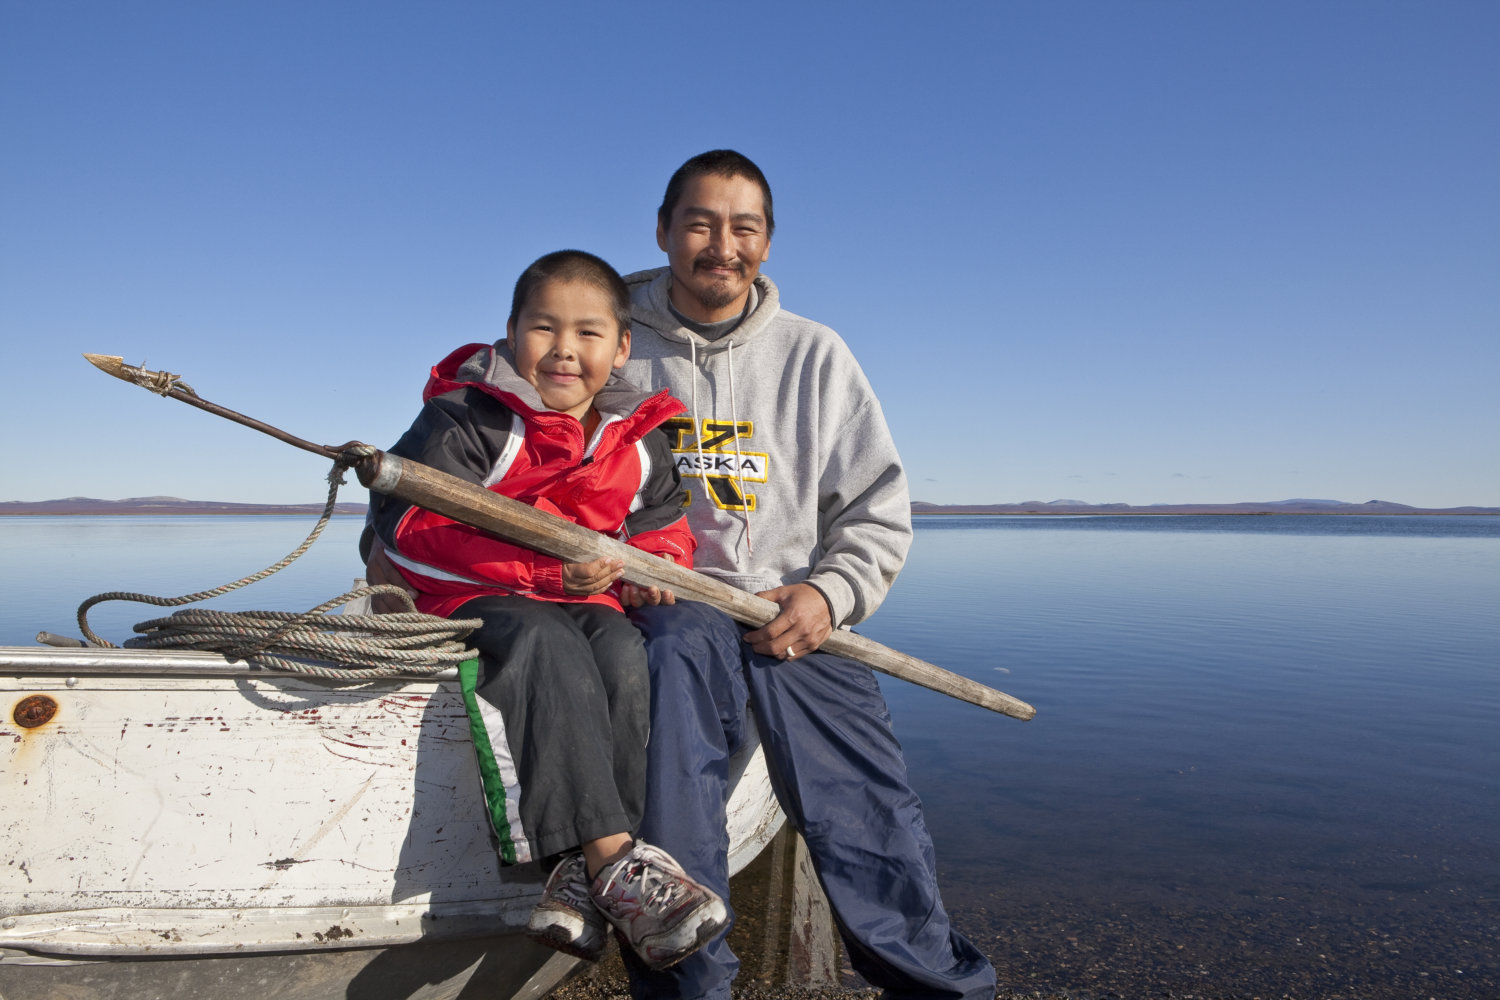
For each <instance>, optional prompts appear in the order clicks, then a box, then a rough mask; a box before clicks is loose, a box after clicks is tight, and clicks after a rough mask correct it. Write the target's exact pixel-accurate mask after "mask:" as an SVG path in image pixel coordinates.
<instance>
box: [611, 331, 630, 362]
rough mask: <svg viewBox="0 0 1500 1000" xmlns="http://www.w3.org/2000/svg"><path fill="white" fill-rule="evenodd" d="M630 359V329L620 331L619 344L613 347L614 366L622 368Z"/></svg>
mask: <svg viewBox="0 0 1500 1000" xmlns="http://www.w3.org/2000/svg"><path fill="white" fill-rule="evenodd" d="M629 360H630V331H629V330H621V331H620V346H619V347H617V348H616V349H615V363H614V367H615V368H624V367H625V362H627V361H629Z"/></svg>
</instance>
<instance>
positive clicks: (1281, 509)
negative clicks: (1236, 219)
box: [0, 497, 1500, 517]
mask: <svg viewBox="0 0 1500 1000" xmlns="http://www.w3.org/2000/svg"><path fill="white" fill-rule="evenodd" d="M367 507H368V504H363V503H340V504H339V505H338V506H336V507H335V508H334V512H335V513H337V514H348V515H360V516H363V515H364V513H365V510H366V508H367ZM322 510H323V505H322V504H320V503H302V504H261V503H230V502H227V501H219V500H184V499H182V498H181V497H130V498H128V499H125V500H95V499H94V498H92V497H66V498H64V499H62V500H36V501H21V500H7V501H0V516H4V515H6V514H12V515H27V514H30V515H44V514H51V515H59V514H67V515H87V514H108V515H113V516H116V517H118V516H120V515H122V514H153V515H162V514H300V515H310V516H317V514H319V513H320V512H321V511H322ZM911 512H912V513H913V514H1500V507H1445V508H1431V507H1412V506H1409V505H1407V504H1404V503H1393V502H1391V501H1389V500H1367V501H1366V502H1364V503H1345V502H1344V501H1342V500H1267V501H1257V502H1249V503H1218V504H1214V503H1190V504H1150V505H1148V506H1143V507H1134V506H1131V505H1130V504H1124V503H1088V502H1087V501H1084V500H1023V501H1022V502H1020V503H991V504H936V503H926V502H924V501H920V500H917V501H913V502H912V505H911Z"/></svg>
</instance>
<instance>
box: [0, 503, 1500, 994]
mask: <svg viewBox="0 0 1500 1000" xmlns="http://www.w3.org/2000/svg"><path fill="white" fill-rule="evenodd" d="M309 527H310V521H308V520H303V519H293V518H280V517H275V518H229V517H204V518H0V554H3V567H4V572H3V583H0V586H3V598H4V607H5V611H4V613H3V616H0V619H3V620H0V642H3V643H27V642H30V641H31V638H32V636H33V635H34V634H35V632H36V631H37V630H38V629H39V628H45V629H48V630H50V631H55V632H62V633H65V634H77V632H78V629H77V626H76V624H75V623H74V621H73V611H74V608H75V607H76V605H77V603H78V602H79V601H81V600H82V599H83V598H85V597H87V596H89V595H90V594H93V593H95V592H98V591H104V590H116V589H123V590H144V591H147V592H151V593H157V594H163V595H173V594H179V593H186V592H189V591H193V590H199V589H203V588H207V587H211V586H215V585H217V584H220V583H223V582H225V581H227V580H230V579H233V578H235V577H238V576H241V575H244V574H247V573H250V572H252V571H254V570H257V569H259V568H261V567H262V566H264V565H266V564H267V563H270V562H273V561H275V560H276V559H277V558H279V557H280V556H282V555H283V554H285V553H286V552H287V551H289V550H291V549H292V548H293V547H294V546H295V545H296V544H297V543H298V542H299V541H300V540H301V539H302V537H303V536H304V535H305V534H306V532H307V530H308V528H309ZM359 529H360V522H359V521H358V520H357V519H340V520H338V521H336V522H335V523H334V524H333V525H332V526H331V527H330V528H329V529H328V531H327V532H326V533H325V537H324V539H323V540H322V541H320V542H319V543H318V544H317V545H316V546H315V547H314V548H313V550H312V551H311V552H310V553H309V554H308V555H307V556H305V557H304V558H303V559H302V560H301V561H299V562H298V563H297V564H295V565H294V566H293V567H292V568H291V569H289V570H287V571H285V572H284V573H282V574H280V575H278V576H276V577H272V578H271V579H270V580H267V581H265V582H263V583H260V584H257V585H255V586H253V587H251V588H248V589H247V590H246V591H244V592H242V593H238V594H235V595H230V596H229V597H227V598H224V599H221V600H220V601H219V602H218V603H219V605H220V606H223V607H231V608H301V607H310V606H312V605H313V604H316V603H318V602H319V601H321V600H322V599H324V598H326V597H331V596H333V595H334V594H336V593H339V592H341V591H342V590H344V589H345V588H346V587H347V585H348V582H349V580H350V579H351V578H352V577H354V576H355V575H356V574H358V572H359V570H360V567H359V565H358V562H357V559H356V557H355V555H354V543H355V539H356V538H357V535H358V532H359ZM157 613H158V612H156V611H155V610H154V609H151V608H147V607H144V606H140V605H127V604H107V605H103V606H101V607H99V608H98V609H96V610H95V612H94V613H93V614H92V616H91V621H92V622H93V623H94V625H95V628H96V630H97V631H99V632H101V633H102V634H104V635H105V636H106V637H108V638H111V639H113V640H115V641H119V640H120V639H123V638H125V637H126V636H128V634H129V626H130V625H131V624H132V623H134V622H136V621H140V620H143V619H146V618H149V617H153V616H155V615H156V614H157ZM861 631H863V632H865V633H866V634H867V635H869V636H871V637H872V638H875V639H877V640H879V641H881V642H884V643H887V644H888V645H891V646H895V647H897V648H900V649H903V650H905V651H907V652H910V653H912V654H914V655H917V656H920V657H923V658H924V659H927V660H930V661H932V662H935V663H938V664H940V665H942V666H945V667H948V668H949V669H952V670H956V671H958V672H960V673H963V674H966V675H968V676H970V677H973V678H975V679H977V680H979V681H982V682H984V683H987V684H990V685H992V686H995V687H998V688H1000V689H1002V690H1004V691H1007V692H1009V693H1011V694H1013V695H1015V696H1017V697H1019V698H1023V699H1025V700H1027V701H1030V702H1032V703H1033V704H1035V705H1036V706H1037V709H1038V715H1037V718H1036V719H1035V720H1034V721H1032V722H1028V723H1021V722H1016V721H1015V720H1012V719H1007V718H1003V717H1001V716H997V715H992V714H990V713H988V712H985V711H983V710H981V709H977V708H973V707H971V706H966V705H962V704H959V703H957V702H953V701H950V700H948V699H946V698H943V697H940V696H938V695H934V694H932V693H930V692H927V691H924V690H921V689H918V688H915V687H912V686H910V685H907V684H904V683H902V682H899V681H894V680H892V681H888V682H887V683H886V684H885V687H886V692H887V695H888V698H889V700H890V702H891V707H892V711H893V713H894V715H895V717H896V726H897V731H898V733H899V734H900V735H901V738H902V742H903V744H904V746H905V747H906V750H907V755H908V759H909V762H910V765H911V769H912V772H913V775H914V778H915V780H916V783H917V785H918V788H919V789H920V790H921V792H922V794H923V798H924V801H925V802H926V804H927V809H928V818H929V824H930V826H931V828H932V832H933V835H934V839H935V840H936V842H937V847H938V857H939V862H940V866H941V868H942V874H943V879H944V887H945V890H944V891H945V897H946V899H947V902H948V904H949V908H950V909H951V910H952V911H953V913H954V915H955V919H956V921H957V923H958V924H959V926H960V928H961V929H962V930H963V931H964V932H965V933H966V934H968V935H969V936H970V937H972V938H973V939H974V940H975V941H976V943H977V944H978V945H979V946H980V947H981V948H982V949H983V950H984V951H985V952H986V953H987V954H989V955H990V956H991V957H992V958H993V959H994V960H995V962H996V965H997V966H998V967H999V969H1000V973H1001V981H1002V983H1005V984H1007V985H1008V986H1009V987H1010V988H1012V989H1015V990H1017V991H1031V990H1038V991H1049V992H1053V993H1059V994H1060V993H1067V994H1069V995H1072V996H1080V997H1109V996H1131V997H1135V996H1168V995H1175V996H1186V995H1196V996H1200V997H1202V996H1223V997H1253V996H1261V997H1269V996H1277V997H1279V996H1290V997H1350V998H1354V997H1359V998H1382V997H1390V998H1396V997H1402V998H1405V997H1429V996H1430V997H1438V998H1449V997H1476V998H1478V997H1483V998H1486V1000H1492V998H1494V997H1497V996H1500V834H1497V833H1496V832H1495V831H1496V830H1497V829H1500V734H1497V733H1496V729H1495V727H1496V722H1497V720H1500V518H1477V517H1476V518H1455V517H1431V518H1418V517H1409V518H1385V517H1296V516H1262V517H1223V518H1220V517H1140V516H1131V517H1085V518H1059V517H1045V518H1041V517H1031V518H1026V517H1019V518H947V517H944V518H923V519H920V520H919V525H918V533H917V541H916V544H915V546H914V548H913V552H912V557H911V560H910V562H909V563H908V567H907V569H906V571H905V573H904V574H903V575H902V577H901V580H900V582H899V583H898V585H897V587H896V590H895V591H894V592H893V593H892V596H891V598H890V600H889V601H888V602H887V604H886V606H885V607H884V609H882V611H881V612H880V614H879V615H877V616H876V618H875V619H874V620H873V621H872V622H870V623H868V624H867V625H866V626H864V627H862V629H861Z"/></svg>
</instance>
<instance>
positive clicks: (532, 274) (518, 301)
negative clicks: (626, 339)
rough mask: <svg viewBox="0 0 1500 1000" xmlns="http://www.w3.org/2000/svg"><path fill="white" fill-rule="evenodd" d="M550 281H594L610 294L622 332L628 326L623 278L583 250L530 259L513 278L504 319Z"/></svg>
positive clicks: (627, 295)
mask: <svg viewBox="0 0 1500 1000" xmlns="http://www.w3.org/2000/svg"><path fill="white" fill-rule="evenodd" d="M549 281H581V282H583V283H584V284H586V285H593V286H594V287H595V288H597V289H599V290H600V291H601V292H603V293H604V294H605V295H607V296H609V304H610V307H611V309H612V310H613V311H614V316H615V324H616V325H617V326H618V327H619V331H618V332H619V333H622V334H623V333H624V332H625V331H627V330H629V329H630V290H629V289H628V288H626V287H625V279H623V278H621V277H620V272H618V271H616V270H615V269H614V268H612V267H610V266H609V264H607V263H605V261H604V260H603V259H601V258H599V257H595V256H594V255H593V254H591V253H587V252H585V251H583V250H554V251H553V252H552V253H549V254H546V255H544V256H541V257H538V258H537V259H536V260H534V261H532V262H531V265H530V266H529V267H527V268H526V270H524V271H522V272H521V276H520V277H519V278H517V279H516V290H515V291H514V292H513V293H512V294H511V297H510V319H509V320H508V321H507V322H508V323H514V322H515V321H516V318H517V317H518V316H520V315H521V310H522V309H523V308H525V306H526V300H527V299H528V298H530V297H531V293H532V292H534V291H536V290H537V289H538V288H540V287H541V286H542V285H545V284H546V283H547V282H549Z"/></svg>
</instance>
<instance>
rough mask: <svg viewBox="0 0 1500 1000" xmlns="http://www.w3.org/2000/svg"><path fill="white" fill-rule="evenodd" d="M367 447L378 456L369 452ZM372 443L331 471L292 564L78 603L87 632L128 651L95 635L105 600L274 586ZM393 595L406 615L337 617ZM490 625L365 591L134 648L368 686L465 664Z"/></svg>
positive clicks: (151, 634) (138, 641)
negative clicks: (197, 587)
mask: <svg viewBox="0 0 1500 1000" xmlns="http://www.w3.org/2000/svg"><path fill="white" fill-rule="evenodd" d="M363 449H368V450H367V451H366V450H363ZM374 451H375V449H374V448H372V447H370V446H369V445H361V446H357V447H354V448H350V449H349V450H348V451H346V452H345V453H344V455H343V456H341V457H340V458H339V459H338V460H336V461H335V462H334V463H333V469H332V471H330V472H329V473H328V501H327V503H325V504H324V506H323V513H322V515H321V516H320V517H319V518H318V523H317V525H315V526H314V527H313V530H312V533H311V534H309V535H308V536H307V538H306V539H305V540H304V541H303V542H302V544H301V545H299V546H297V547H296V548H295V549H293V550H292V551H291V553H289V554H288V555H287V556H286V557H285V558H284V559H282V560H281V561H280V562H277V563H275V564H273V565H271V566H268V567H266V568H265V569H263V570H261V571H260V572H258V573H252V574H251V575H250V576H247V577H243V578H242V579H239V580H236V581H234V582H233V583H226V584H224V585H223V586H221V587H215V588H213V589H212V590H202V591H199V592H198V593H196V594H184V595H183V596H181V597H157V596H154V595H152V594H136V593H130V592H127V591H110V592H109V593H105V594H95V595H94V596H93V597H90V598H89V599H88V600H86V601H84V602H83V603H82V604H80V605H79V606H78V626H79V628H81V629H82V630H83V634H84V635H85V636H86V637H87V638H88V640H89V642H90V644H92V645H94V646H102V647H105V648H108V649H118V648H120V647H118V646H116V645H115V644H114V643H112V642H109V641H107V640H105V639H102V638H100V637H99V636H98V635H95V634H94V631H93V629H91V628H89V623H88V612H89V609H90V608H92V607H93V606H94V605H96V604H102V603H104V602H105V601H135V602H137V603H139V604H154V605H156V606H157V607H163V608H173V607H178V606H180V605H183V604H194V603H196V602H198V601H204V600H208V599H209V598H210V597H218V596H220V595H223V594H227V593H229V592H230V591H232V590H238V589H240V588H241V587H247V586H249V585H250V584H252V583H255V582H257V581H260V580H264V579H265V578H266V577H268V576H270V575H271V574H272V573H275V572H278V571H279V570H282V569H285V568H286V567H287V566H290V565H291V564H292V563H293V562H294V561H295V560H296V559H297V558H298V557H299V556H301V555H302V554H303V553H304V552H306V551H307V550H308V549H309V548H311V547H312V544H313V542H315V541H317V539H318V536H319V535H321V534H322V533H323V529H324V528H325V527H327V525H328V521H329V519H330V518H331V517H332V516H333V508H334V503H335V502H336V501H337V499H338V492H339V487H340V486H341V485H343V482H344V476H343V474H344V472H345V470H347V469H348V468H349V465H350V464H351V462H353V461H356V460H358V459H360V458H364V457H366V456H367V455H370V454H374ZM379 594H384V595H390V596H393V597H399V598H400V599H401V601H403V602H404V603H405V605H406V607H407V610H406V611H400V612H396V613H393V614H383V615H330V614H327V612H328V611H330V610H332V609H333V608H336V607H338V606H339V605H341V604H347V603H348V602H350V601H354V600H358V599H359V598H361V597H374V596H375V595H379ZM481 624H483V622H481V621H480V620H479V619H477V618H463V619H460V618H438V617H436V616H434V615H425V614H422V613H420V612H418V611H417V609H416V605H414V604H413V603H412V600H411V595H409V594H408V593H407V592H406V591H405V590H403V589H402V588H400V587H393V586H387V585H382V586H376V587H357V588H355V589H353V590H350V591H348V592H347V593H344V594H341V595H339V596H338V597H335V598H333V599H332V600H328V601H324V602H323V603H322V604H319V605H318V606H317V607H315V608H312V609H311V610H309V611H304V612H302V613H300V614H298V613H294V612H286V611H210V610H206V609H202V608H199V609H196V610H192V611H177V612H174V613H173V614H172V615H170V616H169V617H166V618H155V619H152V620H151V621H145V622H140V623H138V624H137V625H136V626H135V631H136V632H139V633H142V635H141V636H140V637H139V638H135V639H128V640H126V642H125V647H126V648H127V649H196V650H206V651H208V652H213V653H222V654H223V655H225V656H229V657H234V658H237V659H242V660H248V661H249V662H251V663H255V664H258V665H260V666H263V667H267V668H270V669H274V670H287V671H291V672H293V673H299V674H309V675H312V676H315V677H329V678H340V679H350V680H356V679H365V678H371V677H391V676H396V675H401V674H408V675H416V676H430V675H432V674H436V673H440V672H442V671H444V670H449V669H452V668H454V667H456V666H457V665H458V664H459V663H461V662H463V661H464V660H467V659H471V658H473V657H475V656H477V655H478V653H477V652H476V651H475V650H472V649H469V648H468V647H467V646H466V645H465V644H464V643H463V642H461V641H460V640H462V639H463V638H464V637H465V636H467V635H468V634H469V633H470V632H472V631H474V630H475V629H477V628H479V626H480V625H481Z"/></svg>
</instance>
